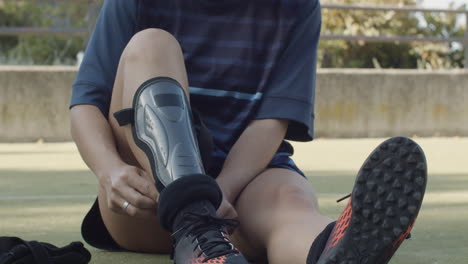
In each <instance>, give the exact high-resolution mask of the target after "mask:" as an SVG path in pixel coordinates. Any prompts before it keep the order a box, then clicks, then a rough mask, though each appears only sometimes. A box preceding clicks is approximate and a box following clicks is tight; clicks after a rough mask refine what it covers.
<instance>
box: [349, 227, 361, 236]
mask: <svg viewBox="0 0 468 264" xmlns="http://www.w3.org/2000/svg"><path fill="white" fill-rule="evenodd" d="M351 232H352V233H353V234H355V235H357V234H359V233H360V232H361V230H360V229H359V228H357V227H355V228H353V229H352V230H351Z"/></svg>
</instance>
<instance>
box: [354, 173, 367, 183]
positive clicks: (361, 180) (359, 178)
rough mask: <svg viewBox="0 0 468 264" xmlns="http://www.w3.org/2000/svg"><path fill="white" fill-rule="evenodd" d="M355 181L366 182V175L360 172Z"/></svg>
mask: <svg viewBox="0 0 468 264" xmlns="http://www.w3.org/2000/svg"><path fill="white" fill-rule="evenodd" d="M356 182H357V183H365V182H366V177H364V175H362V174H359V175H358V177H357V179H356Z"/></svg>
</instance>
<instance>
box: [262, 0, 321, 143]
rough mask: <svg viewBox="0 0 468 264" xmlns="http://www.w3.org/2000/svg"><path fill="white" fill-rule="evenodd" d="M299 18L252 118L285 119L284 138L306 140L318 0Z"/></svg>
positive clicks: (317, 34) (311, 128)
mask: <svg viewBox="0 0 468 264" xmlns="http://www.w3.org/2000/svg"><path fill="white" fill-rule="evenodd" d="M310 2H312V3H313V5H311V6H310V8H307V9H308V10H307V12H306V14H304V15H303V16H302V18H300V19H299V22H298V23H297V25H296V27H295V28H294V30H293V32H292V34H291V37H290V38H289V39H288V41H289V43H288V45H287V46H286V48H285V49H284V50H283V51H282V54H281V55H280V57H279V60H278V61H277V62H276V65H275V66H274V70H273V74H272V78H271V79H270V80H269V82H268V85H267V88H266V90H265V92H264V94H263V97H262V101H261V104H260V107H259V109H258V112H257V115H256V117H255V119H286V120H289V127H288V130H287V132H286V139H288V140H294V141H310V140H312V139H313V136H314V133H313V132H314V126H313V122H314V100H315V79H316V63H317V62H316V61H317V46H318V41H319V37H320V27H321V13H320V4H319V1H309V3H310Z"/></svg>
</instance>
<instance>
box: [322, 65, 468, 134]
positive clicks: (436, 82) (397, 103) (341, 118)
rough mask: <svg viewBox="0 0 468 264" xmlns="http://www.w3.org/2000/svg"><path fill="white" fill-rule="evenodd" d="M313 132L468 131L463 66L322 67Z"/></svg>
mask: <svg viewBox="0 0 468 264" xmlns="http://www.w3.org/2000/svg"><path fill="white" fill-rule="evenodd" d="M316 93H317V99H316V120H317V121H316V133H317V136H326V137H382V136H385V137H387V136H394V135H406V136H412V135H418V136H468V101H467V98H468V71H463V70H460V71H432V72H431V71H417V70H321V71H320V73H319V76H318V81H317V92H316Z"/></svg>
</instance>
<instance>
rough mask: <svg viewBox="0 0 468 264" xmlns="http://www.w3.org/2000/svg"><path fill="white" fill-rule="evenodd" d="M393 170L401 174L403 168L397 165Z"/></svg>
mask: <svg viewBox="0 0 468 264" xmlns="http://www.w3.org/2000/svg"><path fill="white" fill-rule="evenodd" d="M393 170H394V171H395V172H397V173H402V172H403V167H401V165H400V164H399V163H398V164H397V165H396V166H395V168H394V169H393Z"/></svg>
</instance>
